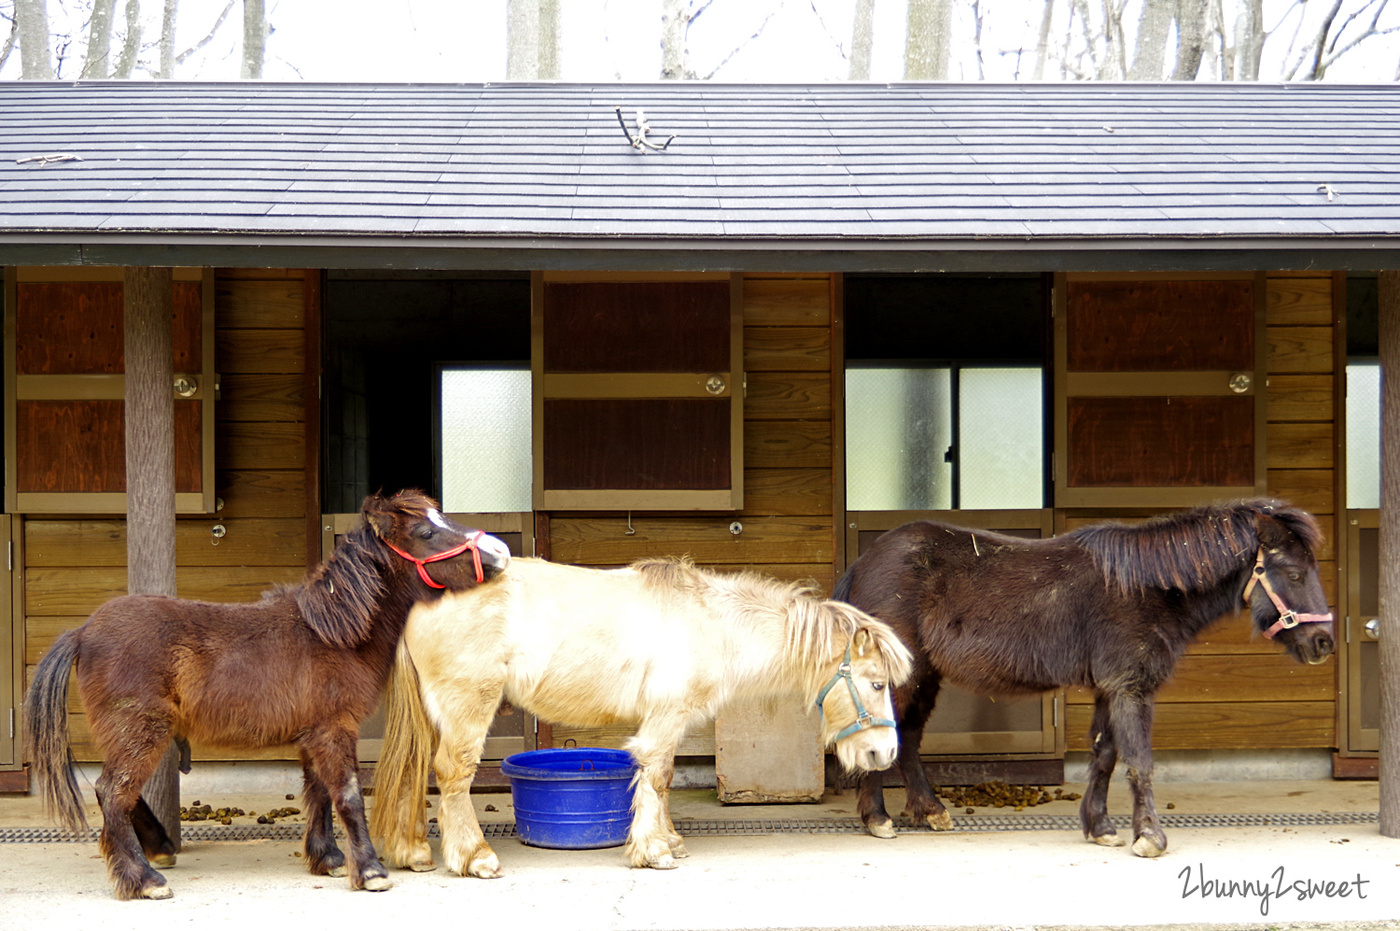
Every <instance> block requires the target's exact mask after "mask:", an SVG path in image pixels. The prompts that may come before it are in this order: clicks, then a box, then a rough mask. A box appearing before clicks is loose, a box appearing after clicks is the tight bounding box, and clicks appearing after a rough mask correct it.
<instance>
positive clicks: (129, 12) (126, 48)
mask: <svg viewBox="0 0 1400 931" xmlns="http://www.w3.org/2000/svg"><path fill="white" fill-rule="evenodd" d="M123 13H124V15H125V17H126V42H125V43H123V44H122V54H121V57H120V58H118V59H117V67H116V68H115V69H113V71H112V77H114V78H129V77H131V71H132V69H133V68H135V67H136V57H137V56H138V55H140V54H141V0H126V6H125V7H124V8H123Z"/></svg>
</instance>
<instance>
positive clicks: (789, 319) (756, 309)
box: [744, 275, 831, 327]
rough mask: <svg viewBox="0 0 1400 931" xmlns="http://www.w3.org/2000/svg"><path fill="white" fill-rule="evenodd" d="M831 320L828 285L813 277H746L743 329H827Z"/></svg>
mask: <svg viewBox="0 0 1400 931" xmlns="http://www.w3.org/2000/svg"><path fill="white" fill-rule="evenodd" d="M830 321H831V282H830V279H829V278H828V276H826V275H821V276H817V277H813V278H745V279H744V324H745V325H746V326H820V327H824V326H827V325H828V324H829V323H830Z"/></svg>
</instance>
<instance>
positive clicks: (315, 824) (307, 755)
mask: <svg viewBox="0 0 1400 931" xmlns="http://www.w3.org/2000/svg"><path fill="white" fill-rule="evenodd" d="M358 736H359V733H358V728H357V727H356V726H354V725H351V726H342V727H334V726H328V727H322V728H318V729H316V730H313V731H311V732H309V733H307V734H306V735H304V736H303V737H302V738H301V739H300V740H299V741H298V742H297V744H298V750H299V752H301V753H302V754H303V756H302V759H303V760H307V761H309V769H310V776H311V778H312V780H313V781H314V782H317V783H320V785H321V786H322V787H323V788H324V790H325V791H327V792H328V794H329V796H330V799H331V801H332V802H333V803H334V805H335V808H336V811H338V812H339V813H340V820H341V823H342V824H343V825H344V826H345V840H346V844H347V845H348V846H349V848H350V856H349V858H348V861H347V867H348V869H347V874H348V877H349V880H350V888H352V889H365V890H367V891H369V892H382V891H383V890H385V889H389V888H391V887H392V886H393V885H394V884H393V882H392V881H391V880H390V879H389V872H388V870H386V869H385V868H384V864H382V863H380V862H379V857H378V856H377V855H376V854H375V852H374V845H373V844H372V843H371V842H370V838H369V825H368V824H367V823H366V820H365V800H364V795H363V794H362V793H361V792H360V777H359V773H358V767H357V764H356V759H355V741H356V739H357V737H358ZM311 784H312V783H310V782H309V783H308V786H310V785H311ZM313 791H314V790H313ZM308 795H311V792H308ZM308 806H310V802H308ZM323 811H324V813H323V814H320V815H319V816H315V817H313V816H312V813H310V812H308V817H307V831H306V842H307V845H308V847H307V860H308V863H309V862H310V861H311V859H312V855H313V849H312V848H311V846H310V845H311V844H312V843H313V839H314V838H316V837H318V836H319V835H321V833H322V832H325V833H329V825H328V824H327V822H328V821H329V818H330V810H329V808H328V807H327V808H324V809H323ZM331 846H332V847H333V846H334V844H333V842H331ZM320 852H321V853H322V854H324V853H325V850H324V848H322V849H321V851H320ZM321 862H322V863H323V864H324V863H327V862H328V861H326V860H325V859H322V861H321Z"/></svg>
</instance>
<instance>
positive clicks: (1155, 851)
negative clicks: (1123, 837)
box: [1119, 834, 1167, 858]
mask: <svg viewBox="0 0 1400 931" xmlns="http://www.w3.org/2000/svg"><path fill="white" fill-rule="evenodd" d="M1119 843H1120V844H1121V843H1122V841H1119ZM1166 852H1167V845H1166V844H1165V843H1163V844H1162V845H1161V846H1158V844H1157V842H1156V841H1155V840H1153V839H1152V838H1150V837H1148V836H1147V835H1146V834H1144V835H1142V836H1141V837H1139V838H1138V839H1137V840H1135V841H1133V853H1135V854H1137V855H1138V856H1140V857H1148V858H1152V857H1160V856H1161V855H1162V854H1164V853H1166Z"/></svg>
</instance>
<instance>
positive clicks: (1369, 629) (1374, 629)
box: [1366, 617, 1381, 640]
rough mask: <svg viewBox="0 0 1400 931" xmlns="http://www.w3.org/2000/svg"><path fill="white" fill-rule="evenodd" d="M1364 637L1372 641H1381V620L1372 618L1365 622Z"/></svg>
mask: <svg viewBox="0 0 1400 931" xmlns="http://www.w3.org/2000/svg"><path fill="white" fill-rule="evenodd" d="M1366 636H1368V637H1370V638H1371V639H1372V640H1379V639H1381V619H1380V618H1378V617H1373V618H1371V619H1370V620H1369V621H1367V622H1366Z"/></svg>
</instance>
